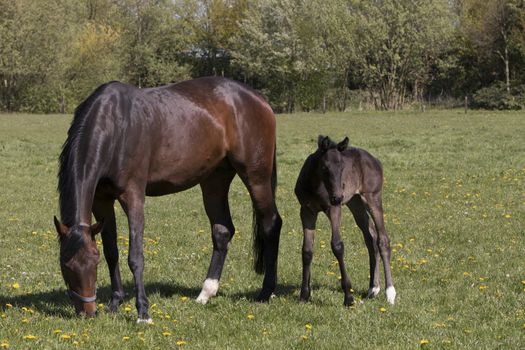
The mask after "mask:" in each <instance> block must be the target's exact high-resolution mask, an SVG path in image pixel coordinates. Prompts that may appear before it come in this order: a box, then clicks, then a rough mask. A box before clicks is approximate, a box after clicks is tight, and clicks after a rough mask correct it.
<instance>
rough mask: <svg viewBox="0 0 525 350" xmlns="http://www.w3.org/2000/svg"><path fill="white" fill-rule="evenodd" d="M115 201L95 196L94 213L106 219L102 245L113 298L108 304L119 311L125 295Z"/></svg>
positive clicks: (111, 310) (98, 218) (99, 219)
mask: <svg viewBox="0 0 525 350" xmlns="http://www.w3.org/2000/svg"><path fill="white" fill-rule="evenodd" d="M114 203H115V200H113V199H110V200H103V199H100V198H95V201H94V203H93V215H95V218H96V219H97V221H99V222H101V221H102V220H104V227H103V228H102V246H103V248H104V257H105V258H106V262H107V263H108V269H109V277H110V279H111V300H110V302H109V306H108V308H109V311H110V312H115V311H117V309H118V307H119V305H120V304H121V303H122V301H123V300H124V295H125V294H124V287H123V286H122V279H121V278H120V268H119V263H118V260H119V256H118V247H117V224H116V221H115V209H114V208H113V205H114Z"/></svg>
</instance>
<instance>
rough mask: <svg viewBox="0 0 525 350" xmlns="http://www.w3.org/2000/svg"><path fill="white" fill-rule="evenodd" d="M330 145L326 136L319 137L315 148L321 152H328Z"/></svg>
mask: <svg viewBox="0 0 525 350" xmlns="http://www.w3.org/2000/svg"><path fill="white" fill-rule="evenodd" d="M330 143H331V141H330V138H329V137H328V136H323V135H319V138H318V139H317V146H318V147H319V149H320V150H321V151H323V152H326V151H328V149H329V148H330Z"/></svg>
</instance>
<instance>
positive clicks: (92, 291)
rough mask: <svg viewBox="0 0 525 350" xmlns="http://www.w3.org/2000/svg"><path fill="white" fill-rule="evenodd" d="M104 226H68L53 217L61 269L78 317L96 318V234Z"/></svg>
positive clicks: (98, 258) (97, 261)
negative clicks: (58, 241)
mask: <svg viewBox="0 0 525 350" xmlns="http://www.w3.org/2000/svg"><path fill="white" fill-rule="evenodd" d="M102 225H103V223H102V222H100V223H97V224H94V225H92V226H88V225H74V226H71V227H67V226H66V225H64V224H62V223H61V222H60V221H58V219H57V218H56V217H55V226H56V229H57V232H58V237H59V240H60V269H61V270H62V277H64V281H65V282H66V285H67V286H68V291H67V293H68V295H69V297H70V298H71V301H72V302H73V304H74V305H75V310H76V312H77V314H85V315H87V316H95V314H96V312H97V306H96V303H95V299H96V282H97V266H98V263H99V260H100V255H99V251H98V248H97V243H96V241H95V235H96V234H97V233H98V232H100V230H101V229H102Z"/></svg>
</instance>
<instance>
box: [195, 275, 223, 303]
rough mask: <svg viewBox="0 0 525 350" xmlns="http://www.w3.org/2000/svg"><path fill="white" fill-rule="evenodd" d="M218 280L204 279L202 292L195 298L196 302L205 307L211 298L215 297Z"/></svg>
mask: <svg viewBox="0 0 525 350" xmlns="http://www.w3.org/2000/svg"><path fill="white" fill-rule="evenodd" d="M218 290H219V280H212V279H206V280H205V281H204V283H203V285H202V291H201V293H200V294H199V296H198V297H197V302H198V303H201V304H202V305H205V304H206V303H207V302H208V300H210V298H211V297H214V296H215V295H217V291H218Z"/></svg>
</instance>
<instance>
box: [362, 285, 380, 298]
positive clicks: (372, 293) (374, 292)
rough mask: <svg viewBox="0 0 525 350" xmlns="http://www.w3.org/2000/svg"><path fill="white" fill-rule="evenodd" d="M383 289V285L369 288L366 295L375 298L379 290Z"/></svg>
mask: <svg viewBox="0 0 525 350" xmlns="http://www.w3.org/2000/svg"><path fill="white" fill-rule="evenodd" d="M380 291H381V287H373V288H370V289H369V290H368V294H367V295H366V297H367V298H369V299H371V298H375V297H376V296H377V295H378V294H379V292H380Z"/></svg>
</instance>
